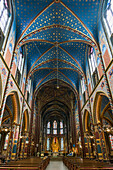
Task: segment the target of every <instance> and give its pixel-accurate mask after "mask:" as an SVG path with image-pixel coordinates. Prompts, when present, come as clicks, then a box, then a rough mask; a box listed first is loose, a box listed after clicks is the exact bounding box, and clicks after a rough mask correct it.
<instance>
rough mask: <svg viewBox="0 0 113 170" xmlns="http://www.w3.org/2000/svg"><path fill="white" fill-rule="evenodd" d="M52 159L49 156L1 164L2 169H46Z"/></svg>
mask: <svg viewBox="0 0 113 170" xmlns="http://www.w3.org/2000/svg"><path fill="white" fill-rule="evenodd" d="M49 161H50V158H49V157H44V158H43V159H42V158H30V159H23V160H18V161H11V162H9V163H7V164H5V165H1V166H0V170H17V169H18V170H35V169H37V170H45V169H46V167H47V166H48V164H49Z"/></svg>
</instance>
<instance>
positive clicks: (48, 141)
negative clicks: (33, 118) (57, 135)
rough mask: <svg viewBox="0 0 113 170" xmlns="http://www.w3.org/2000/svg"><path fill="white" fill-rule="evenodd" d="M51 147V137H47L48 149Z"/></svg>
mask: <svg viewBox="0 0 113 170" xmlns="http://www.w3.org/2000/svg"><path fill="white" fill-rule="evenodd" d="M49 148H50V140H49V138H47V151H48V150H49Z"/></svg>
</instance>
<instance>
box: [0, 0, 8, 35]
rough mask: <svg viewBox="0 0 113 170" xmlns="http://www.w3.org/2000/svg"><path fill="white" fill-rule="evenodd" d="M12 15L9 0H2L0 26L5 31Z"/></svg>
mask: <svg viewBox="0 0 113 170" xmlns="http://www.w3.org/2000/svg"><path fill="white" fill-rule="evenodd" d="M9 16H10V13H9V8H8V2H7V0H0V28H1V29H2V32H3V33H5V29H6V26H7V23H8V18H9Z"/></svg>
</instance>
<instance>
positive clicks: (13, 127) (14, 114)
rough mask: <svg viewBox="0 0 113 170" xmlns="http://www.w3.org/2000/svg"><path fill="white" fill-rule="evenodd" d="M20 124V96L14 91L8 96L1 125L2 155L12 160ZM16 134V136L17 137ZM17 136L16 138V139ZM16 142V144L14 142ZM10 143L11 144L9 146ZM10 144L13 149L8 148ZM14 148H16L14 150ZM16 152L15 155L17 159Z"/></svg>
mask: <svg viewBox="0 0 113 170" xmlns="http://www.w3.org/2000/svg"><path fill="white" fill-rule="evenodd" d="M19 122H20V104H19V98H18V94H17V92H15V91H12V92H10V93H9V94H8V96H7V99H6V103H5V109H4V114H3V118H2V125H1V129H2V130H1V135H2V142H1V153H2V155H5V156H8V157H10V158H11V154H12V152H15V151H16V147H17V140H18V132H19V126H18V125H19ZM15 134H16V135H15ZM15 136H16V137H15ZM13 140H14V142H13ZM9 143H10V144H9ZM8 144H9V146H10V147H12V149H10V148H9V147H8ZM13 147H14V148H13ZM15 155H16V152H15V153H14V154H13V156H14V157H15Z"/></svg>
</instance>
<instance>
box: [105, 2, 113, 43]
mask: <svg viewBox="0 0 113 170" xmlns="http://www.w3.org/2000/svg"><path fill="white" fill-rule="evenodd" d="M106 2H107V4H106ZM104 11H105V12H104V18H103V19H104V23H105V26H106V29H107V33H108V36H109V38H110V39H111V42H112V45H113V0H108V1H105V9H104Z"/></svg>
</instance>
